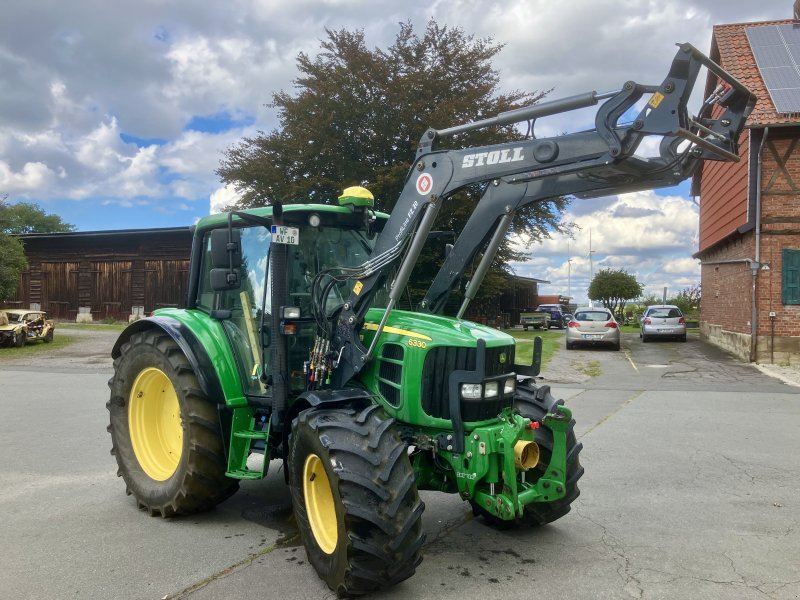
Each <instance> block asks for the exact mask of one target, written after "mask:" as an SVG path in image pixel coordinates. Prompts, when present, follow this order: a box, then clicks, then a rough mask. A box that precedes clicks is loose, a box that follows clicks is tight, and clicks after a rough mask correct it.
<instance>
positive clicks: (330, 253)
mask: <svg viewBox="0 0 800 600" xmlns="http://www.w3.org/2000/svg"><path fill="white" fill-rule="evenodd" d="M376 239H377V234H373V235H372V236H371V237H370V236H368V234H367V233H366V232H365V231H363V230H360V229H337V228H329V227H322V228H315V227H306V228H301V229H300V243H299V244H298V245H297V246H290V247H289V264H288V269H289V284H288V292H289V302H290V303H291V305H292V306H297V307H299V308H300V314H301V316H302V317H311V316H312V313H311V302H312V299H311V283H312V281H313V280H314V276H315V275H316V274H317V273H319V272H320V271H322V270H324V269H328V268H331V267H357V266H359V265H361V264H363V263H364V262H366V261H367V260H368V259H369V256H370V254H371V253H372V248H373V247H374V245H375V240H376ZM352 286H353V281H350V280H343V281H338V282H336V283H335V284H334V285H333V286H332V287H331V289H330V291H329V292H328V294H327V303H326V312H327V314H328V315H330V314H331V313H332V312H334V311H335V310H336V309H337V308H339V307H340V306H341V305H342V304H344V301H345V299H346V298H347V296H348V295H349V293H350V289H351V288H352Z"/></svg>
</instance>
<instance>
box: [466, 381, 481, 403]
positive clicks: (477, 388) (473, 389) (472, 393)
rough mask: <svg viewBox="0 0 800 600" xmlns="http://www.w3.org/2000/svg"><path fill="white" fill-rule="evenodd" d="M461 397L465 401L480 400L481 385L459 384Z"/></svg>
mask: <svg viewBox="0 0 800 600" xmlns="http://www.w3.org/2000/svg"><path fill="white" fill-rule="evenodd" d="M461 397H462V398H464V399H465V400H480V398H481V384H480V383H462V384H461Z"/></svg>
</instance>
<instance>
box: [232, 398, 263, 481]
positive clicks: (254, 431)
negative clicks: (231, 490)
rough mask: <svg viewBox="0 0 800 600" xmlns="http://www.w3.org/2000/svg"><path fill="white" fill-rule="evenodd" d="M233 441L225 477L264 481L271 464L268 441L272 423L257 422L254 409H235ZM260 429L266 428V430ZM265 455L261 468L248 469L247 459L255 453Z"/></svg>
mask: <svg viewBox="0 0 800 600" xmlns="http://www.w3.org/2000/svg"><path fill="white" fill-rule="evenodd" d="M231 424H232V427H231V440H230V448H229V450H228V468H227V470H226V471H225V475H226V476H228V477H231V478H233V479H263V478H264V475H265V474H266V471H267V465H268V464H269V448H268V444H267V442H268V440H269V435H270V431H269V430H270V422H269V421H267V422H266V423H261V422H257V421H256V418H255V411H254V409H253V407H251V406H247V407H242V408H235V409H234V410H233V416H232V419H231ZM260 427H265V429H264V430H262V429H260ZM258 450H261V451H262V452H263V453H264V462H263V463H262V464H261V467H260V468H256V469H248V468H247V459H248V458H249V457H250V455H251V454H252V453H253V452H254V451H258Z"/></svg>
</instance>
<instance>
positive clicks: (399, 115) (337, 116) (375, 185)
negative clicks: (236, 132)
mask: <svg viewBox="0 0 800 600" xmlns="http://www.w3.org/2000/svg"><path fill="white" fill-rule="evenodd" d="M326 33H327V38H326V39H324V40H322V42H321V47H320V51H319V53H318V54H317V55H316V56H314V57H311V56H309V55H307V54H305V53H301V54H300V55H299V56H298V57H297V68H298V71H299V72H300V74H299V76H298V77H297V79H295V81H294V86H295V89H294V91H293V93H288V92H285V91H280V92H277V93H275V94H273V96H272V102H271V104H270V105H269V106H271V107H273V108H277V109H278V119H279V127H278V128H277V129H275V130H274V131H272V132H270V133H265V132H259V133H258V134H257V135H256V136H254V137H248V138H244V139H243V140H242V141H241V142H240V143H238V144H236V145H235V146H233V147H231V148H229V149H228V150H227V151H226V153H225V157H224V158H223V160H222V162H221V165H220V167H219V169H218V170H217V173H218V175H219V176H220V177H221V178H222V180H223V181H224V182H226V183H229V184H233V185H234V187H235V188H236V189H237V190H238V191H239V192H240V193H241V194H242V195H243V199H242V200H241V202H240V203H239V204H238V207H240V208H242V207H253V206H262V205H268V204H271V203H273V202H277V201H280V202H283V203H291V202H335V199H336V198H337V196H339V194H340V193H341V190H342V189H343V188H345V187H347V186H350V185H364V186H366V187H368V188H369V189H370V191H372V193H373V194H374V195H375V198H376V206H377V208H378V209H380V210H383V211H387V212H390V211H391V210H392V208H393V207H394V204H395V201H396V199H397V198H398V197H399V195H400V192H401V190H402V187H403V183H404V180H405V176H406V173H407V172H408V169H409V167H410V165H411V161H412V160H413V159H414V154H415V152H416V149H417V144H418V142H419V139H420V137H421V136H422V134H423V133H424V132H425V130H426V129H427V128H428V127H429V126H433V127H437V128H443V127H449V126H451V125H456V124H460V123H465V122H469V121H473V120H477V119H481V118H486V117H488V116H493V115H495V114H497V113H499V112H503V111H507V110H511V109H514V108H518V107H520V106H524V105H528V104H531V103H534V102H536V101H538V100H539V99H541V98H542V97H543V96H544V93H541V92H537V93H526V92H519V91H512V92H505V93H503V92H501V91H500V89H499V76H498V73H497V71H496V69H494V68H493V66H492V59H493V58H494V57H495V56H496V55H497V53H498V52H500V50H501V49H502V46H501V45H499V44H496V43H494V42H493V41H492V40H491V39H483V38H481V39H476V38H474V37H473V36H471V35H468V34H466V33H465V32H464V31H463V30H462V29H459V28H450V27H443V26H440V25H438V24H436V22H434V21H430V22H429V23H428V24H427V27H426V28H425V30H424V32H422V33H421V34H417V33H416V32H415V31H414V29H413V27H412V26H411V25H410V24H407V23H406V24H400V29H399V32H398V33H397V36H396V38H395V40H394V43H393V44H392V45H391V46H390V47H388V48H386V49H381V48H374V49H370V48H368V47H367V45H366V43H365V40H364V32H363V31H361V30H356V31H347V30H338V31H331V30H326ZM521 137H523V136H522V135H521V134H520V133H519V131H517V130H516V129H515V128H514V127H510V126H506V127H494V128H489V129H483V130H480V131H475V132H470V133H467V134H463V135H461V136H460V137H459V138H458V139H457V140H456V141H453V142H452V143H453V144H460V145H462V146H474V145H484V144H493V143H498V142H502V141H511V140H515V139H520V138H521ZM448 143H451V142H450V141H448ZM477 199H478V190H476V189H470V190H466V191H464V192H462V193H460V194H458V195H457V196H455V197H453V199H452V201H450V202H448V203H446V204H445V206H444V207H443V209H442V212H441V213H440V216H439V221H438V223H437V227H438V228H440V229H446V230H453V231H456V232H458V231H460V230H461V228H462V227H463V225H464V223H465V222H466V220H467V219H468V218H469V215H470V214H471V212H472V209H473V208H474V206H475V203H476V202H477ZM566 202H567V201H566V200H565V199H563V198H558V199H555V200H552V201H549V202H543V203H539V204H537V205H535V206H530V207H528V208H527V209H525V210H523V211H520V212H519V213H518V216H517V218H516V220H515V222H514V224H513V226H512V227H513V231H514V232H516V233H519V234H521V238H522V239H525V240H527V241H528V242H529V243H532V242H533V241H535V240H537V239H540V238H542V237H545V236H548V235H549V234H550V233H552V232H553V231H557V230H561V229H562V228H563V226H562V224H561V221H560V219H561V214H562V212H563V209H564V207H565V206H566ZM523 256H524V255H523V254H522V253H520V252H515V251H514V250H512V249H511V247H510V246H509V245H508V244H506V245H504V246H503V247H502V248H501V251H500V252H499V254H498V258H497V260H496V263H495V269H492V271H491V272H490V276H488V277H487V279H486V280H485V282H484V285H483V290H482V291H483V295H484V297H485V296H486V295H487V294H488V295H496V294H498V293H500V291H501V290H502V289H503V288H504V287H505V282H504V279H505V276H506V275H507V272H508V269H507V267H506V265H507V263H508V262H509V261H511V260H520V259H522V258H523ZM434 269H435V262H434V261H428V267H427V269H426V268H425V267H424V265H423V268H422V269H421V272H420V271H418V273H419V274H420V275H421V277H420V276H417V274H415V278H414V281H415V286H416V287H415V288H414V289H413V290H412V292H414V295H415V297H416V298H415V299H419V294H420V292H421V290H423V289H424V287H425V285H424V283H423V282H424V281H426V280H428V279H429V276H432V274H433V272H434Z"/></svg>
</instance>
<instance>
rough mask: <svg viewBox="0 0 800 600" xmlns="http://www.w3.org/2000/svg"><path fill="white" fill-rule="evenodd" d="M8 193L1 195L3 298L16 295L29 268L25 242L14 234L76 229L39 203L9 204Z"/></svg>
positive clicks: (0, 283)
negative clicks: (23, 274)
mask: <svg viewBox="0 0 800 600" xmlns="http://www.w3.org/2000/svg"><path fill="white" fill-rule="evenodd" d="M7 199H8V196H7V195H2V197H0V301H4V300H7V299H8V298H10V297H11V296H13V295H14V292H16V290H17V286H18V285H19V281H20V273H22V271H24V270H25V268H26V267H27V264H28V263H27V261H26V260H25V251H24V248H23V245H22V241H21V240H19V239H18V238H16V237H14V235H15V234H16V235H18V234H22V233H52V232H62V231H73V230H74V229H75V227H74V226H73V225H70V224H69V223H65V222H64V221H62V220H61V217H59V216H58V215H53V214H47V213H45V212H44V211H43V210H42V209H41V208H39V206H38V205H36V204H29V203H27V202H19V203H16V204H8V203H7V202H6V200H7Z"/></svg>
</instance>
